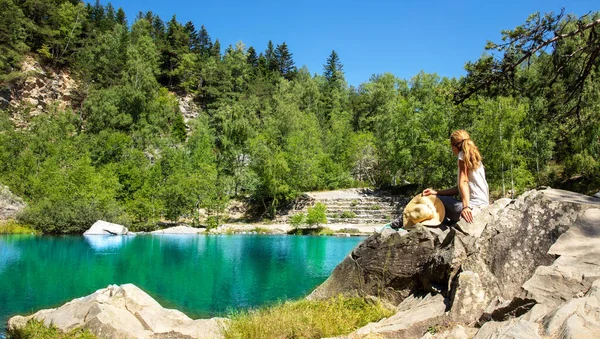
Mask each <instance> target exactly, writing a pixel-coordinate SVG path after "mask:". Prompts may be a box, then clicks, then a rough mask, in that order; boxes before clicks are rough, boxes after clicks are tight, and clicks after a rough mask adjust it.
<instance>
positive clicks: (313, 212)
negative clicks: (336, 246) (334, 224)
mask: <svg viewBox="0 0 600 339" xmlns="http://www.w3.org/2000/svg"><path fill="white" fill-rule="evenodd" d="M326 212H327V206H325V204H323V203H320V202H318V203H316V204H315V205H314V206H313V207H309V208H308V213H307V215H306V223H307V224H308V225H310V226H313V225H316V226H317V227H319V225H320V224H326V223H327V215H326Z"/></svg>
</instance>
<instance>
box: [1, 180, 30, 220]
mask: <svg viewBox="0 0 600 339" xmlns="http://www.w3.org/2000/svg"><path fill="white" fill-rule="evenodd" d="M24 208H25V202H23V199H21V198H19V197H18V196H16V195H14V194H13V193H12V192H11V191H10V190H9V189H8V187H6V186H4V185H2V184H0V222H3V221H6V220H9V219H13V218H14V217H15V216H16V215H17V213H19V212H21V211H22V210H23V209H24Z"/></svg>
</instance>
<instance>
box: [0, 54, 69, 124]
mask: <svg viewBox="0 0 600 339" xmlns="http://www.w3.org/2000/svg"><path fill="white" fill-rule="evenodd" d="M21 72H22V73H23V74H24V77H23V78H22V79H21V80H20V81H18V82H17V83H15V84H13V85H12V86H11V88H10V89H9V90H8V91H7V92H6V93H0V109H3V108H10V111H11V112H12V115H11V119H12V121H13V123H14V124H15V125H16V126H17V127H19V128H23V127H26V126H27V123H28V121H29V119H31V118H32V117H34V116H36V115H38V114H40V113H41V112H44V111H47V110H48V108H49V107H51V106H54V105H56V106H57V109H66V108H73V105H75V104H76V103H75V102H74V94H75V92H76V91H77V88H78V84H77V82H76V81H75V80H74V79H73V78H72V77H71V75H70V74H69V72H68V71H65V70H55V69H53V68H51V67H43V66H42V65H40V63H39V62H37V61H36V60H35V59H34V58H33V57H31V56H27V57H26V58H25V60H24V61H23V63H22V65H21Z"/></svg>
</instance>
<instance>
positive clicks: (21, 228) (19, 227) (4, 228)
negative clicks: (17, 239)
mask: <svg viewBox="0 0 600 339" xmlns="http://www.w3.org/2000/svg"><path fill="white" fill-rule="evenodd" d="M32 233H33V234H39V233H40V232H39V231H37V230H35V229H33V228H31V227H29V226H27V225H23V224H19V223H17V222H16V221H14V220H8V221H7V222H5V223H1V224H0V234H32Z"/></svg>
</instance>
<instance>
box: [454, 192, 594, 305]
mask: <svg viewBox="0 0 600 339" xmlns="http://www.w3.org/2000/svg"><path fill="white" fill-rule="evenodd" d="M598 206H600V201H598V200H595V199H593V198H590V197H588V196H585V195H582V194H578V193H573V192H568V191H562V190H555V189H545V190H541V191H537V190H534V191H529V192H526V193H524V194H523V195H522V196H520V197H519V198H518V199H516V200H515V201H514V202H513V203H511V204H509V205H507V206H506V207H504V208H503V209H501V210H499V212H498V213H497V214H496V215H494V216H493V217H491V218H490V219H486V220H481V221H477V220H476V221H475V223H478V222H485V223H486V225H485V227H484V230H483V232H482V233H481V236H480V237H479V238H477V239H476V242H475V243H474V244H473V245H471V246H468V247H469V248H467V252H468V255H467V258H466V259H465V261H464V262H463V263H462V270H465V271H472V272H475V273H477V274H478V275H479V277H480V279H481V281H482V283H483V288H484V289H485V290H486V294H488V295H492V296H498V297H500V298H502V299H504V300H511V299H512V298H514V297H515V296H518V295H520V293H521V286H522V285H523V283H525V282H526V281H527V280H528V279H529V278H530V277H531V276H532V275H533V273H534V272H535V270H536V269H537V268H538V267H539V266H548V265H551V264H552V263H553V262H554V259H555V258H556V257H555V256H554V255H551V254H548V250H549V249H550V247H551V246H552V245H553V244H554V242H555V241H556V239H557V238H558V237H559V236H560V235H561V234H563V233H564V232H566V231H567V229H569V227H570V226H571V225H573V224H574V222H575V220H577V218H578V217H579V216H580V215H581V214H583V212H584V211H585V210H587V209H590V208H594V207H598Z"/></svg>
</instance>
